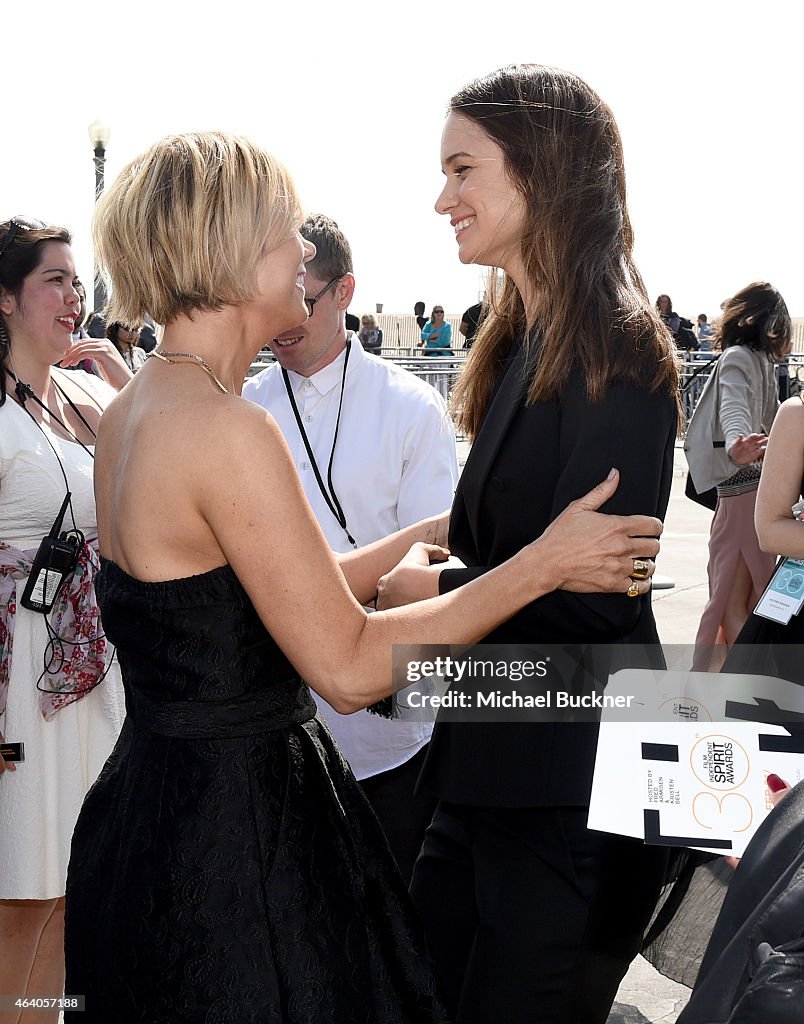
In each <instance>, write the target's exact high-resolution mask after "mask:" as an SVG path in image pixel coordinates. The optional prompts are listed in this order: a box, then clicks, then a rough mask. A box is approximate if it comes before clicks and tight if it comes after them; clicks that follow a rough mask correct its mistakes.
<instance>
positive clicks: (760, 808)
mask: <svg viewBox="0 0 804 1024" xmlns="http://www.w3.org/2000/svg"><path fill="white" fill-rule="evenodd" d="M606 693H607V694H609V693H610V694H617V693H623V694H636V695H638V702H639V703H640V705H641V706H640V707H639V708H638V709H637V707H636V706H635V705H636V703H637V702H632V707H631V709H630V710H629V711H627V712H623V711H615V712H613V713H609V712H606V711H604V713H603V719H602V722H601V726H600V736H599V739H598V748H597V760H596V762H595V773H594V778H593V782H592V799H591V804H590V808H589V827H590V828H593V829H597V830H598V831H601V832H615V833H618V834H620V835H627V836H634V837H635V838H640V839H644V840H645V842H646V843H651V844H658V845H663V846H689V847H693V848H695V849H700V850H706V851H709V852H712V853H722V854H729V855H732V856H737V857H739V856H741V855H742V854H743V852H744V851H745V848H746V846H747V845H748V842H749V840H750V839H751V837H752V836H753V834H754V832H756V830H757V828H758V827H759V824H760V822H761V821H762V819H763V818H764V817H765V815H766V814H767V812H768V810H770V808H771V804H770V800H769V798H770V793H769V791H768V788H767V781H766V780H767V776H768V774H769V773H771V772H773V773H775V774H777V775H779V776H781V777H782V778H783V779H784V780H785V781H786V782H787V783H789V785H791V786H793V785H795V784H796V783H797V782H798V781H799V780H800V779H801V778H802V777H804V688H802V687H799V686H796V685H795V684H793V683H789V682H786V681H785V680H783V679H777V678H775V677H770V676H751V675H738V674H728V673H721V674H710V673H707V672H662V671H651V670H635V669H627V670H624V671H621V672H617V673H615V674H614V675H613V676H612V677H611V678H610V680H609V684H608V686H607V687H606ZM757 694H759V696H758V695H757ZM762 719H768V720H770V721H776V722H779V721H780V720H784V721H785V722H786V723H787V722H789V723H790V725H789V728H786V727H785V725H779V724H774V725H766V724H763V721H762Z"/></svg>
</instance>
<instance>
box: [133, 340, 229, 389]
mask: <svg viewBox="0 0 804 1024" xmlns="http://www.w3.org/2000/svg"><path fill="white" fill-rule="evenodd" d="M151 356H153V357H154V358H155V359H161V360H162V362H163V363H170V365H171V366H174V365H175V362H176V360H177V359H194V360H195V361H196V362H197V363H198V365H199V366H200V367H201V369H202V370H205V371H206V372H207V373H208V374H209V376H210V377H211V378H212V379H213V380H214V381H215V383H216V384H217V385H218V387H219V388H220V389H221V391H222V392H223V393H224V395H228V394H229V392H228V391H227V390H226V388H225V387H224V386H223V384H221V382H220V381H219V380H218V377H217V374H216V373H215V371H214V370H213V369H212V367H211V366H210V365H209V363H208V362H207V361H206V359H203V358H202V357H201V356H199V355H196V353H195V352H157V350H156V349H154V350H153V351H152V352H149V353H148V355H147V356H146V357H145V358H146V359H150V358H151Z"/></svg>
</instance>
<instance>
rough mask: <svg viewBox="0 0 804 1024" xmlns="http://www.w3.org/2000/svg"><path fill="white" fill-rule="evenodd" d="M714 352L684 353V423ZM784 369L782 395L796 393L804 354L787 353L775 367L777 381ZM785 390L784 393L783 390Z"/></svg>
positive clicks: (802, 375) (803, 376)
mask: <svg viewBox="0 0 804 1024" xmlns="http://www.w3.org/2000/svg"><path fill="white" fill-rule="evenodd" d="M716 355H717V353H716V352H690V353H688V354H686V355H685V358H684V362H683V364H682V367H681V401H682V407H683V410H684V418H685V423H689V421H690V418H691V417H692V414H693V412H695V406H696V405H697V404H698V399H699V398H700V397H701V392H702V391H703V389H704V385H705V384H706V382H707V380H708V379H709V375H710V374H711V372H712V370H713V368H714V366H715V365H716V363H715V356H716ZM785 370H786V371H787V378H788V379H787V385H786V386H782V387H781V388H780V393H782V397H787V396H788V395H797V394H799V392H800V391H801V389H802V388H803V387H804V354H802V353H800V352H794V353H792V354H791V355H789V356H788V357H787V359H786V361H785V363H782V364H779V365H777V367H776V380H777V382H778V381H779V380H780V378H781V379H782V381H783V380H784V374H785ZM785 391H786V394H784V392H785Z"/></svg>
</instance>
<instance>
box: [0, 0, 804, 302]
mask: <svg viewBox="0 0 804 1024" xmlns="http://www.w3.org/2000/svg"><path fill="white" fill-rule="evenodd" d="M802 12H804V6H802V5H801V4H800V3H799V0H784V2H783V0H764V2H762V3H759V2H752V3H747V2H745V0H731V2H721V0H697V2H691V0H676V2H674V3H673V4H657V3H652V2H650V0H641V2H633V0H609V2H597V3H593V2H585V0H584V2H573V0H565V2H563V3H562V2H561V0H552V2H551V3H543V2H542V0H530V2H528V0H496V2H490V0H464V2H462V3H459V2H456V0H450V2H449V3H440V2H439V0H429V2H424V0H406V2H405V3H403V4H399V5H391V4H377V3H376V2H374V3H367V2H364V0H355V2H353V3H344V2H342V3H333V2H331V0H330V2H328V3H323V2H321V0H308V2H307V3H298V4H290V3H288V2H287V0H285V2H283V3H281V4H278V3H272V2H251V3H249V2H246V0H227V2H226V3H217V4H213V3H210V2H209V0H197V2H194V3H189V2H175V0H159V2H157V0H138V2H136V3H132V4H122V3H119V2H117V0H112V2H110V3H108V4H107V5H105V6H104V5H102V4H90V3H89V2H88V0H72V2H71V3H70V4H65V3H55V2H53V0H29V2H27V3H26V4H25V5H24V7H23V4H22V2H21V0H4V3H3V17H2V21H3V26H2V36H3V40H4V43H3V58H2V61H0V71H2V83H3V87H2V95H3V103H2V108H3V113H2V125H3V129H2V144H1V145H2V151H1V152H2V157H1V158H0V220H3V219H6V218H7V217H8V216H11V215H12V214H15V213H23V214H27V215H29V216H35V217H39V218H41V219H43V220H47V221H50V222H53V223H62V224H65V225H66V226H67V227H68V228H70V230H71V231H72V233H73V236H74V248H75V253H76V258H77V264H78V268H79V273H80V274H81V276H82V277H83V278H84V279H85V280H87V281H88V280H90V279H91V277H92V273H93V270H92V266H93V261H92V250H91V244H90V236H89V226H90V222H91V216H92V206H93V198H94V171H93V164H92V151H91V148H90V144H89V137H88V131H87V129H88V126H89V125H90V124H91V123H92V122H93V121H95V119H96V118H98V117H100V118H102V119H104V120H105V121H106V122H107V123H108V124H109V125H110V127H111V138H110V142H109V146H108V150H107V164H106V174H107V181H110V180H111V179H112V178H113V177H114V176H115V175H116V174H117V173H118V172H119V170H120V169H121V168H122V167H123V166H124V165H125V164H126V163H127V162H128V161H129V160H131V159H133V158H134V157H136V156H137V155H139V154H140V153H141V152H143V151H144V150H145V149H146V148H147V147H148V146H149V145H150V144H151V143H153V142H154V141H156V140H157V139H158V138H160V137H162V136H164V135H167V134H171V133H174V132H181V131H189V130H197V129H223V130H228V131H235V132H240V133H243V134H246V135H249V136H251V137H252V138H253V139H255V141H257V142H259V143H260V144H262V145H263V146H265V148H267V149H269V150H270V151H271V152H273V153H274V154H275V155H276V156H278V157H279V158H280V159H281V160H282V161H284V163H285V164H286V165H287V166H288V168H289V169H290V171H291V174H292V175H293V177H294V179H295V181H296V184H297V186H298V188H299V191H300V194H301V197H302V201H303V204H304V206H305V208H306V210H307V211H308V212H321V213H326V214H328V215H330V216H331V217H333V218H334V219H335V220H336V221H338V223H339V224H340V226H341V228H343V230H344V231H345V233H346V235H347V237H348V238H349V239H350V241H351V244H352V249H353V253H354V262H355V276H356V279H357V288H356V292H355V298H354V300H353V302H352V306H351V309H352V311H353V312H355V313H357V314H360V313H362V312H365V311H368V310H373V309H374V308H375V304H376V303H379V302H381V303H383V308H384V312H386V313H389V312H412V308H413V304H414V302H415V301H417V300H419V299H421V300H422V301H424V302H425V304H426V306H427V308H428V311H429V309H430V307H431V306H432V305H433V304H435V303H440V304H443V305H444V307H445V308H446V310H447V312H448V313H460V312H462V311H463V310H464V309H465V308H466V307H467V306H469V305H471V304H472V303H474V302H476V301H477V299H478V297H479V293H480V292H481V291H482V286H483V271H482V270H481V269H480V268H478V267H464V266H461V265H460V263H459V262H458V259H457V250H456V244H455V240H454V235H453V231H452V229H451V228H450V226H449V219H448V218H447V217H440V216H438V215H437V214H436V213H435V211H434V209H433V203H434V202H435V199H436V196H437V195H438V193H439V191H440V189H441V186H442V175H441V170H440V164H439V145H440V136H441V130H442V127H443V122H444V117H445V111H446V106H447V103H448V100H449V97H450V96H451V95H452V94H453V93H454V92H455V91H456V90H457V89H459V88H460V87H461V86H462V85H464V84H465V83H466V82H468V81H470V80H471V79H472V78H474V77H477V76H479V75H483V74H485V73H487V72H489V71H492V70H493V69H495V68H497V67H501V66H502V65H505V64H509V63H514V62H533V63H541V64H551V65H554V66H557V67H561V68H565V69H567V70H570V71H573V72H575V73H576V74H578V75H580V76H581V77H582V78H584V79H585V80H586V81H587V82H588V83H589V84H590V85H591V86H592V87H593V88H594V89H595V90H596V91H597V92H598V93H599V94H600V95H601V96H602V97H603V99H604V100H605V101H606V102H607V103H608V104H609V106H610V107H611V108H612V110H613V111H614V115H615V117H616V119H617V121H618V124H619V126H620V130H621V133H622V136H623V145H624V151H625V162H626V173H627V177H628V194H629V209H630V213H631V219H632V222H633V224H634V229H635V234H636V259H637V264H638V266H639V268H640V270H641V272H642V275H643V278H644V279H645V283H646V286H647V290H648V293H649V295H650V298H651V299H652V300H653V299H655V298H656V296H657V295H658V294H659V293H660V292H667V293H668V294H670V296H671V297H672V299H673V304H674V307H675V309H676V310H677V311H678V312H680V313H681V314H682V315H685V316H688V317H690V319H692V320H694V319H695V317H696V316H697V314H698V313H700V312H706V313H707V314H708V315H709V317H710V319H712V318H713V317H714V316H715V315H716V314H717V312H718V307H719V305H720V303H721V302H722V300H723V299H724V298H726V297H727V296H728V295H731V294H733V293H734V292H736V291H737V290H738V289H739V288H741V287H743V286H744V285H746V284H748V283H749V282H751V281H753V280H757V279H763V280H768V281H771V282H772V283H773V284H775V285H776V286H777V287H778V288H779V290H780V291H781V293H782V294H783V295H784V297H785V298H786V300H787V304H788V307H789V309H790V312H791V314H792V315H793V316H794V317H804V275H802V272H801V266H802V260H801V253H800V249H801V247H802V245H803V244H804V212H803V204H802V201H801V192H802V187H801V179H802V157H804V144H803V143H804V116H802V107H803V106H804V105H803V104H802V99H804V76H803V75H802V74H801V70H800V48H801V41H802V29H803V28H804V13H802Z"/></svg>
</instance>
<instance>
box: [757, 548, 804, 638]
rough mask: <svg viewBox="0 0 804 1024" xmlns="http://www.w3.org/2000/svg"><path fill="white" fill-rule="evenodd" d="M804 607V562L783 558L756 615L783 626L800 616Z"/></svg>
mask: <svg viewBox="0 0 804 1024" xmlns="http://www.w3.org/2000/svg"><path fill="white" fill-rule="evenodd" d="M802 605H804V560H802V559H800V558H783V559H782V561H781V562H780V563H779V564H778V566H777V567H776V571H775V572H774V574H773V576H771V578H770V583H768V585H767V587H765V593H764V594H763V595H762V597H761V598H760V599H759V602H758V603H757V606H756V608H755V609H754V615H761V616H762V618H763V619H771V620H772V621H773V622H779V623H781V624H782V625H783V626H786V625H787V623H788V622H789V621H790V620H791V619H792V618H793V616H794V615H798V613H799V612H800V611H801V606H802Z"/></svg>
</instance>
